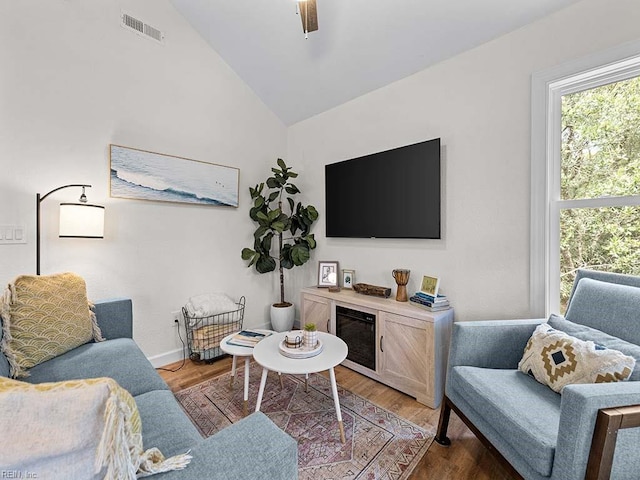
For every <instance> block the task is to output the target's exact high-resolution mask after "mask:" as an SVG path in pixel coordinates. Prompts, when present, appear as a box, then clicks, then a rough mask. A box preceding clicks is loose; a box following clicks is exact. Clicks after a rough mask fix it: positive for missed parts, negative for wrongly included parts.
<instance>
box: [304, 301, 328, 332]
mask: <svg viewBox="0 0 640 480" xmlns="http://www.w3.org/2000/svg"><path fill="white" fill-rule="evenodd" d="M301 323H302V325H301V326H302V328H304V326H305V324H307V323H315V324H316V328H317V329H318V331H319V332H328V333H335V332H331V331H330V328H331V327H330V324H331V301H330V300H327V299H326V298H322V297H317V296H315V295H307V294H304V295H303V296H302V320H301Z"/></svg>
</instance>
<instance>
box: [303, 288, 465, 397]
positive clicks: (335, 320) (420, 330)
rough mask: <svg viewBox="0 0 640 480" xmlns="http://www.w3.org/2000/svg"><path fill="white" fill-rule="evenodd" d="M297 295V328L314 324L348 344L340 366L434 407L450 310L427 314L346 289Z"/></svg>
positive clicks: (443, 368) (442, 370)
mask: <svg viewBox="0 0 640 480" xmlns="http://www.w3.org/2000/svg"><path fill="white" fill-rule="evenodd" d="M300 297H301V298H300V301H301V303H300V304H301V324H302V325H301V326H304V325H305V324H306V323H315V324H316V326H317V328H318V330H320V331H324V332H328V333H332V334H334V335H335V334H338V335H339V336H340V337H341V338H343V340H345V341H346V342H347V345H350V355H349V356H348V357H347V360H345V361H344V362H343V363H342V364H343V365H344V366H346V367H348V368H351V369H352V370H355V371H357V372H359V373H362V374H363V375H366V376H367V377H370V378H373V379H374V380H377V381H379V382H381V383H384V384H385V385H389V386H390V387H393V388H395V389H397V390H400V391H401V392H404V393H406V394H408V395H411V396H412V397H414V398H415V399H416V400H417V401H418V402H420V403H423V404H425V405H427V406H429V407H431V408H437V407H438V406H439V405H440V402H441V401H442V397H443V395H444V380H445V374H446V368H447V358H448V356H449V339H450V338H451V327H452V324H453V309H449V310H444V311H442V312H429V311H428V310H425V309H422V308H420V307H416V306H414V305H411V304H410V303H408V302H397V301H396V300H395V299H394V298H380V297H372V296H367V295H361V294H358V293H356V292H354V291H353V290H348V289H343V290H341V291H340V292H337V293H332V292H329V291H328V290H327V289H323V288H316V287H308V288H303V289H302V291H301V294H300ZM360 340H362V342H360ZM354 342H358V343H354ZM363 342H364V343H363ZM371 342H374V345H371V344H370V343H371ZM372 354H373V358H371V356H372ZM354 360H355V361H354ZM365 365H368V366H365ZM370 367H375V368H370Z"/></svg>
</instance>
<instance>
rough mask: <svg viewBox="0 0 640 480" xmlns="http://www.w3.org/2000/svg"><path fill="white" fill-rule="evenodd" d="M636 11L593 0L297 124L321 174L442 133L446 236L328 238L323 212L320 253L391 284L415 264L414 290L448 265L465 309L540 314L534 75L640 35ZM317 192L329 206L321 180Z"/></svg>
mask: <svg viewBox="0 0 640 480" xmlns="http://www.w3.org/2000/svg"><path fill="white" fill-rule="evenodd" d="M638 18H640V2H638V1H637V0H616V1H615V2H611V1H610V0H584V1H582V2H580V3H578V4H576V5H574V6H572V7H569V8H567V9H565V10H562V11H560V12H558V13H556V14H554V15H552V16H550V17H547V18H546V19H543V20H541V21H539V22H537V23H534V24H532V25H529V26H527V27H525V28H522V29H520V30H518V31H515V32H512V33H511V34H508V35H506V36H503V37H501V38H498V39H496V40H494V41H492V42H489V43H487V44H485V45H482V46H480V47H478V48H476V49H474V50H472V51H469V52H466V53H464V54H461V55H459V56H457V57H455V58H452V59H450V60H448V61H445V62H442V63H440V64H438V65H436V66H434V67H432V68H429V69H426V70H424V71H422V72H419V73H417V74H415V75H413V76H411V77H408V78H406V79H403V80H401V81H398V82H396V83H394V84H391V85H389V86H387V87H384V88H381V89H379V90H377V91H375V92H372V93H370V94H368V95H365V96H363V97H360V98H357V99H355V100H353V101H351V102H348V103H346V104H344V105H341V106H339V107H337V108H335V109H333V110H330V111H328V112H325V113H323V114H321V115H318V116H316V117H313V118H311V119H309V120H306V121H303V122H300V123H298V124H296V125H294V126H292V127H290V128H289V132H288V142H289V146H288V158H289V159H290V161H292V162H303V164H304V168H305V170H306V172H305V173H306V175H309V176H310V177H313V178H317V179H320V178H324V165H325V164H327V163H333V162H336V161H340V160H344V159H348V158H352V157H356V156H361V155H365V154H368V153H373V152H376V151H381V150H386V149H389V148H393V147H397V146H401V145H406V144H410V143H415V142H418V141H422V140H428V139H431V138H435V137H441V139H442V145H443V187H444V193H443V213H444V222H443V238H442V240H380V239H376V240H373V239H371V240H362V239H326V238H324V225H323V222H320V223H321V224H322V225H320V226H319V228H317V229H316V236H317V237H318V238H319V246H318V255H316V257H317V258H318V259H326V260H338V261H340V265H341V268H353V269H355V270H356V281H359V282H366V283H372V284H377V285H385V286H393V287H395V282H394V280H393V279H392V278H391V270H392V269H393V268H398V267H404V268H409V269H411V272H412V277H411V281H410V283H409V286H408V289H409V291H411V292H413V291H415V290H416V288H417V287H418V285H419V279H420V278H421V276H422V275H424V274H429V275H435V276H439V277H440V278H441V287H442V290H443V292H444V293H446V294H448V295H449V296H450V298H451V301H452V303H453V305H454V306H455V308H456V318H457V319H458V320H473V319H486V318H518V317H526V316H528V315H530V312H529V225H530V213H529V208H530V183H529V182H530V162H529V158H530V128H531V127H530V115H531V107H530V103H531V100H530V94H531V92H530V79H531V74H532V73H533V72H536V71H538V70H541V69H545V68H549V67H551V66H555V65H557V64H559V63H562V62H565V61H568V60H571V59H574V58H578V57H581V56H585V55H589V54H590V53H594V52H598V51H601V50H603V49H607V48H610V47H612V46H615V45H618V44H621V43H623V42H627V41H631V40H635V39H638V38H640V29H638V22H637V19H638ZM426 48H430V47H429V46H428V45H419V46H418V45H417V46H416V52H415V54H416V55H419V54H420V51H421V50H422V49H426ZM309 194H310V195H311V197H310V201H311V202H312V203H314V204H316V206H317V207H318V208H319V210H320V213H321V214H323V213H324V186H323V182H321V181H318V182H317V183H315V184H314V185H313V187H312V189H310V190H309ZM372 194H375V192H372ZM352 201H360V202H362V203H363V208H366V207H365V205H366V201H365V199H355V198H354V199H352ZM308 274H310V273H308ZM313 281H314V280H313V277H309V278H307V282H308V283H313ZM394 291H395V290H394Z"/></svg>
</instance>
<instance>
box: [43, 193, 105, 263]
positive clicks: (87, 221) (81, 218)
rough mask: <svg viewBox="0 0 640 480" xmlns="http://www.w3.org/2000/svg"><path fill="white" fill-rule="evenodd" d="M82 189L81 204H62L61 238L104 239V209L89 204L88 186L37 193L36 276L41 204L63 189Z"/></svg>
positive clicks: (100, 206)
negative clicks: (85, 190) (86, 190)
mask: <svg viewBox="0 0 640 480" xmlns="http://www.w3.org/2000/svg"><path fill="white" fill-rule="evenodd" d="M70 187H82V195H80V199H79V200H78V201H79V202H80V203H61V204H60V232H59V236H60V238H104V207H103V206H102V205H92V204H90V203H87V196H86V195H85V193H84V189H85V188H86V187H91V185H86V184H71V185H63V186H61V187H58V188H54V189H53V190H51V191H50V192H48V193H46V194H44V195H40V194H39V193H36V275H40V204H41V203H42V202H43V201H44V199H45V198H47V197H48V196H49V195H51V194H52V193H54V192H57V191H58V190H62V189H63V188H70Z"/></svg>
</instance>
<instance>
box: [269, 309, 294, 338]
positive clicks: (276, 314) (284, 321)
mask: <svg viewBox="0 0 640 480" xmlns="http://www.w3.org/2000/svg"><path fill="white" fill-rule="evenodd" d="M295 318H296V309H295V307H294V305H293V304H289V305H288V306H286V307H280V306H278V307H277V306H275V305H271V328H273V329H274V330H275V331H276V332H288V331H289V330H291V329H292V328H293V321H294V320H295Z"/></svg>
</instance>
